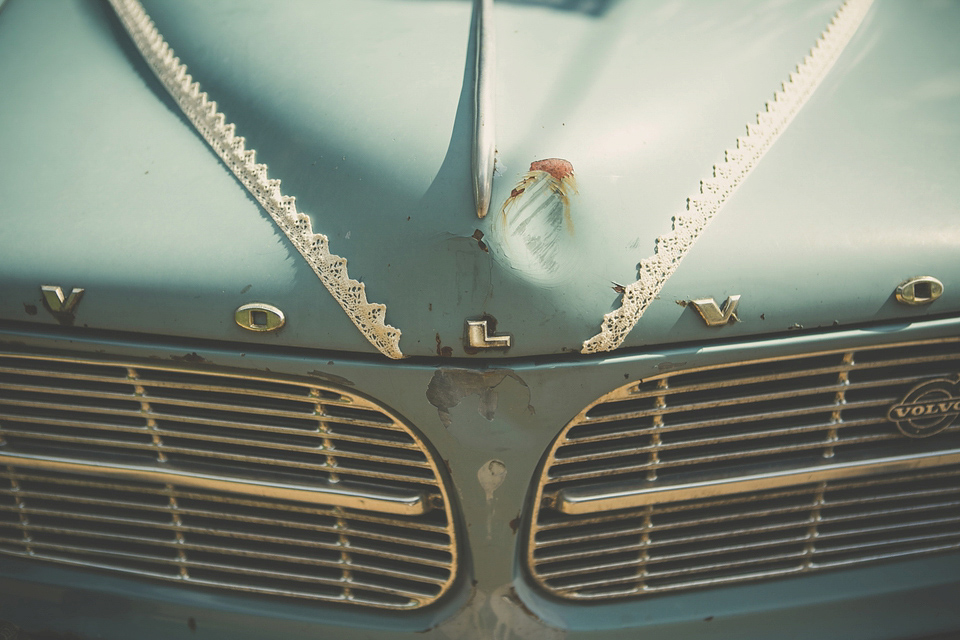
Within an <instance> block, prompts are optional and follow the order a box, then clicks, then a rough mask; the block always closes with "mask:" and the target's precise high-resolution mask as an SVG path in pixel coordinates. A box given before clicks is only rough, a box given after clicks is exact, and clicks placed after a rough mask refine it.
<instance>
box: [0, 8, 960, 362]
mask: <svg viewBox="0 0 960 640" xmlns="http://www.w3.org/2000/svg"><path fill="white" fill-rule="evenodd" d="M597 6H599V7H600V8H601V9H600V10H599V11H597V12H596V13H588V12H580V11H576V10H550V9H546V8H544V7H539V6H536V5H526V4H511V3H503V4H500V5H497V7H496V11H495V15H496V28H497V32H498V44H497V47H498V67H497V75H498V88H497V93H498V96H499V99H498V105H497V120H498V123H499V125H500V126H499V134H498V145H497V146H498V154H499V176H498V177H497V179H496V180H495V186H494V198H493V207H492V213H491V214H490V215H489V216H488V217H487V218H486V219H484V220H482V221H478V220H476V217H475V215H471V211H472V208H473V204H472V195H471V185H470V167H469V164H470V139H471V129H472V101H471V100H472V97H471V91H472V83H471V79H472V78H471V73H472V71H471V70H472V60H473V57H472V55H473V53H472V52H473V46H474V43H473V42H472V40H471V39H470V34H471V28H470V27H471V9H470V5H469V4H468V3H466V2H450V3H440V4H438V3H434V2H426V3H419V2H404V3H396V2H370V3H357V2H349V3H343V4H340V5H336V6H334V5H331V4H329V3H325V4H324V5H322V6H320V5H315V4H313V3H300V4H297V3H292V4H290V5H284V6H280V7H277V6H273V5H271V6H269V7H264V6H259V5H256V4H251V5H249V6H245V5H236V4H234V3H228V4H227V5H221V4H220V3H216V2H210V3H203V4H201V5H200V6H191V7H184V6H182V5H176V4H173V3H147V9H148V10H149V11H150V12H151V13H152V15H153V17H154V18H155V20H156V22H157V24H158V26H159V28H160V30H161V33H163V34H164V36H165V37H166V38H167V39H168V40H169V41H170V43H171V45H172V46H173V47H174V49H175V51H176V52H177V53H178V55H180V56H181V57H182V58H183V60H184V61H185V62H187V63H188V65H189V67H190V70H191V71H192V72H193V73H194V74H195V76H196V77H197V78H198V79H199V80H200V81H201V83H202V84H203V87H204V88H205V89H207V90H208V91H209V92H210V93H211V95H212V97H213V98H214V99H216V100H218V101H219V103H218V104H219V105H220V108H221V109H222V110H223V111H224V113H226V115H227V116H228V118H229V119H231V120H233V121H235V122H236V123H237V125H238V131H239V132H240V133H241V134H242V135H245V136H246V137H247V139H248V142H249V144H250V146H252V147H253V148H256V149H257V150H258V152H259V156H258V158H259V159H260V160H262V161H264V162H266V163H267V165H268V166H269V167H270V171H271V175H274V176H276V177H278V178H281V179H282V180H283V184H284V187H285V189H286V190H287V191H289V193H290V194H292V195H295V196H296V197H297V199H298V203H299V204H300V207H301V208H302V209H303V210H305V211H307V212H309V213H310V214H311V215H312V217H313V219H314V226H315V228H316V229H317V230H319V231H321V232H323V233H325V234H327V235H328V236H329V238H330V242H331V249H332V250H333V251H334V252H335V253H339V254H340V255H343V256H344V257H346V258H347V259H348V263H349V267H350V273H351V276H352V277H354V278H359V279H361V280H362V281H363V282H364V284H365V285H366V288H367V292H368V295H369V297H370V299H371V300H373V301H376V302H382V303H385V304H386V305H387V310H388V311H387V321H388V322H389V323H391V324H393V325H394V326H397V327H399V328H400V329H401V330H402V331H403V332H404V333H403V338H402V339H401V348H402V350H403V352H404V353H405V354H406V355H425V356H432V355H436V354H437V352H438V345H437V338H438V337H439V340H440V342H441V344H442V346H448V347H450V348H451V349H452V350H453V353H454V354H455V355H466V354H465V353H464V351H463V346H462V338H463V331H464V320H465V319H466V318H468V317H476V316H479V315H481V314H484V313H488V314H490V315H492V316H494V317H495V318H497V319H498V320H499V324H500V328H501V330H503V331H506V332H509V333H511V334H513V335H514V346H513V347H512V348H511V349H510V350H509V351H507V352H502V353H492V354H490V356H491V357H499V356H503V355H505V356H508V357H516V356H526V355H534V354H549V353H562V352H566V351H577V350H579V348H580V345H581V343H582V342H583V340H585V339H587V338H589V337H591V336H592V335H594V334H595V333H596V332H597V330H598V329H599V325H600V320H601V318H602V315H603V314H604V313H606V312H607V311H609V310H611V309H612V308H613V306H614V305H615V304H616V303H617V293H616V292H615V291H614V290H613V283H621V284H626V283H629V282H632V281H633V280H634V279H635V278H636V271H635V265H636V263H637V262H638V261H639V260H640V259H643V258H645V257H648V256H649V255H651V254H652V252H653V243H654V239H655V238H656V237H657V236H658V235H660V234H662V233H664V232H666V231H668V230H669V226H670V217H671V216H672V215H674V214H676V213H679V212H681V211H682V210H683V207H684V202H685V199H686V197H687V196H688V195H691V194H692V193H694V192H695V191H696V188H697V184H698V181H699V180H700V179H701V178H703V177H706V176H708V175H709V172H710V167H711V166H712V165H713V164H714V163H716V162H718V161H720V160H722V156H721V154H722V150H723V149H725V148H728V147H730V146H731V145H732V144H733V141H734V139H735V138H736V136H738V135H741V134H742V133H743V127H744V125H745V124H746V123H747V122H751V121H752V120H753V119H754V117H755V114H756V112H757V111H758V110H760V109H761V108H762V106H763V104H764V102H765V100H767V99H769V97H770V96H771V95H772V92H773V91H774V90H776V89H777V88H779V83H780V82H782V81H783V80H784V79H785V78H786V76H787V74H788V72H789V71H790V70H791V69H792V68H793V66H794V65H795V64H796V63H797V62H799V61H800V60H801V59H802V57H803V55H804V54H805V52H806V51H807V50H808V49H809V48H810V46H811V45H812V44H813V42H814V41H815V40H816V38H817V37H818V35H819V34H820V32H821V31H822V29H823V28H824V26H825V25H826V23H827V21H828V19H829V16H830V14H831V13H832V11H833V8H832V7H829V6H822V7H818V8H816V9H812V8H810V7H809V6H808V5H807V4H806V3H786V4H780V5H777V6H776V7H767V8H763V9H757V10H753V9H750V8H749V7H748V6H747V4H746V3H734V4H731V5H724V6H722V7H720V6H715V5H711V6H710V7H709V8H707V7H700V8H698V10H697V11H696V12H683V11H677V12H671V11H669V10H667V9H663V8H657V7H652V6H637V5H634V4H628V3H609V4H604V3H601V4H599V5H597ZM957 13H958V10H957V8H956V7H955V6H953V5H942V4H936V3H911V4H881V5H879V6H875V7H874V8H873V9H872V10H871V14H870V15H869V16H868V18H867V21H866V23H865V24H864V25H863V27H862V28H861V31H860V33H858V34H857V35H856V36H855V38H854V40H853V42H852V43H851V45H850V46H849V48H848V50H847V51H846V52H845V53H844V54H843V56H842V57H841V59H840V61H839V62H838V65H837V67H836V68H835V69H834V70H833V71H832V72H831V73H830V74H829V75H828V77H827V78H826V80H825V82H824V84H823V86H822V87H821V88H820V89H819V90H818V92H817V93H816V94H815V95H814V97H813V99H812V100H811V101H810V103H809V104H808V105H807V106H806V107H804V109H803V111H802V112H801V114H800V116H799V117H798V118H797V120H796V121H795V122H794V123H793V125H791V127H790V129H789V130H788V131H787V132H786V133H785V134H784V135H783V136H782V138H781V139H780V140H779V141H778V142H777V143H776V144H775V145H774V147H773V149H772V150H771V151H770V153H769V154H768V156H767V157H766V158H765V159H764V160H763V161H761V163H760V165H759V167H758V168H757V170H756V171H755V172H754V174H753V175H751V176H750V178H749V179H748V181H747V183H745V185H744V186H743V187H742V188H741V189H740V191H739V192H738V193H737V195H736V197H735V198H734V199H733V200H731V202H730V203H729V205H728V206H727V207H726V209H725V210H724V211H723V212H721V214H720V215H719V216H718V218H717V220H716V221H715V222H714V223H713V224H712V225H711V227H710V228H709V229H708V232H707V233H705V234H704V236H703V237H702V239H701V240H700V241H699V243H698V244H697V245H696V246H695V247H694V249H693V250H692V251H691V252H690V253H689V256H688V257H687V258H686V260H685V261H684V263H683V264H682V265H681V266H680V268H679V269H678V271H677V272H676V274H675V276H674V277H673V278H672V279H671V280H670V281H669V282H668V283H667V285H666V286H665V288H664V289H663V291H662V292H661V295H660V299H659V300H657V301H656V302H655V303H654V304H653V305H651V307H650V309H649V310H648V312H647V313H646V315H645V316H644V317H643V318H642V319H641V321H640V323H639V324H638V325H637V327H636V328H635V329H634V331H633V332H632V333H631V335H630V336H629V337H628V339H627V341H626V342H625V343H624V347H638V346H642V345H652V344H659V343H664V342H676V341H688V340H704V339H713V338H718V337H734V336H745V335H754V334H762V333H763V334H765V333H777V332H782V331H785V330H787V329H788V328H795V327H797V326H800V327H803V328H814V327H821V326H831V325H833V324H840V325H846V324H850V323H858V322H866V321H876V320H886V319H892V318H898V317H902V318H908V317H922V316H925V315H930V314H943V313H948V312H953V311H956V310H957V309H958V307H960V289H958V288H957V287H955V286H952V280H953V279H954V278H955V277H956V273H957V272H956V263H955V260H954V259H953V256H954V255H955V254H956V251H957V250H958V247H960V237H958V236H957V234H956V233H955V231H954V228H955V225H953V224H952V221H953V220H954V219H955V218H956V215H957V204H956V203H957V202H960V186H958V183H957V181H956V180H954V179H953V178H954V177H955V176H956V175H957V173H958V171H960V153H958V151H957V149H960V131H958V129H957V127H956V122H957V120H958V118H960V99H958V97H957V95H956V91H955V85H956V68H957V65H958V63H960V45H958V43H957V41H956V38H954V37H953V34H954V33H955V28H954V27H955V25H956V24H957V23H958V21H960V16H958V15H957ZM0 30H2V35H3V37H2V38H0V81H2V83H3V86H4V87H6V88H7V90H5V91H4V92H3V96H2V97H0V106H2V108H3V113H4V114H5V117H4V119H3V122H2V124H0V127H3V129H2V135H3V139H4V140H5V144H4V148H3V151H2V152H0V169H2V175H3V179H2V180H0V195H2V197H3V202H4V206H5V208H6V210H7V211H10V212H14V213H9V214H8V215H7V222H6V224H5V228H4V233H3V236H2V238H0V242H2V244H3V251H2V256H3V258H2V262H0V268H2V272H3V276H4V277H3V287H4V295H3V297H2V302H0V315H2V317H4V318H8V319H17V320H29V321H34V322H41V323H47V324H51V323H54V322H55V320H54V319H53V318H51V317H49V315H47V314H46V313H44V311H43V309H42V306H41V305H40V304H39V302H40V300H39V293H38V288H39V285H40V284H63V285H64V286H71V285H73V286H80V285H83V286H85V287H86V288H87V290H88V293H87V296H88V297H87V298H86V299H85V301H84V303H83V305H82V306H81V307H80V309H79V310H78V313H77V318H76V322H77V323H78V325H81V326H83V325H87V326H90V327H96V328H104V329H124V330H135V331H141V332H146V333H159V334H163V335H179V336H185V337H208V338H216V339H230V340H236V341H243V342H263V343H266V344H285V345H292V346H302V347H303V346H311V347H323V348H329V349H333V350H337V351H354V352H372V347H370V345H369V344H367V343H366V341H365V340H363V338H362V336H360V335H359V334H358V332H357V331H356V330H355V328H354V327H353V326H352V325H351V324H350V322H349V321H348V320H346V319H345V318H344V317H343V313H342V312H341V311H340V310H339V308H338V307H337V305H336V304H335V303H334V302H333V301H332V300H331V299H330V296H329V294H327V292H326V291H325V290H324V289H323V287H322V286H320V284H319V282H317V281H316V278H315V276H313V274H312V273H311V272H310V270H309V269H308V268H307V267H305V265H303V264H301V258H300V257H299V256H298V255H297V254H296V252H295V251H293V250H292V248H291V247H290V246H289V243H288V242H287V241H286V239H285V238H284V237H283V236H282V234H280V233H279V232H277V231H276V230H275V229H274V228H273V226H272V224H271V223H270V221H269V219H268V218H267V217H266V216H265V215H264V213H263V212H262V211H260V210H259V209H258V207H257V205H256V204H255V203H254V202H253V201H252V200H251V199H250V197H249V196H248V195H247V194H245V193H244V192H243V190H242V188H240V187H239V185H238V184H237V183H236V181H235V180H234V179H233V178H232V177H231V176H230V175H229V174H228V173H227V172H226V171H225V170H224V168H223V167H222V166H221V165H220V164H219V161H218V160H217V159H216V158H215V156H213V154H212V153H211V152H210V151H209V149H207V148H206V147H205V146H204V144H203V143H202V141H201V140H200V139H199V138H198V137H197V136H196V134H195V133H194V132H192V131H191V130H190V128H189V126H188V125H187V124H186V123H185V121H184V120H183V119H182V117H181V116H180V115H179V114H178V113H177V112H176V108H175V107H174V106H173V105H172V104H171V103H170V101H169V98H168V97H166V95H165V94H164V92H163V91H162V90H161V89H160V88H159V87H158V86H157V83H156V82H155V80H154V79H153V78H152V77H151V76H150V75H149V72H148V71H146V69H145V67H144V65H143V64H142V62H141V61H139V60H138V54H137V52H136V51H135V50H134V49H133V48H132V47H131V46H130V44H129V43H128V42H127V41H126V40H125V38H126V36H125V34H123V33H122V31H120V30H119V29H118V27H117V25H116V22H115V20H114V18H112V17H111V16H110V15H108V14H107V12H106V10H105V9H104V8H103V7H101V6H100V5H90V4H84V3H66V4H65V5H64V6H62V7H53V6H52V5H49V4H45V3H41V4H39V5H35V4H33V3H16V2H14V3H11V4H10V5H9V6H6V7H5V9H4V13H3V18H2V20H0ZM279 34H282V35H279ZM920 41H922V42H923V46H922V47H920V46H915V44H916V43H917V42H920ZM41 43H42V44H41ZM39 78H43V79H44V82H42V83H41V82H38V79H39ZM546 157H560V158H565V159H567V160H569V161H570V162H571V163H572V164H573V167H574V171H575V175H576V179H577V184H578V190H579V193H578V195H575V196H573V198H572V203H571V220H572V223H573V233H572V235H571V236H570V237H569V238H567V239H566V240H565V241H563V242H560V243H558V245H559V248H558V249H557V251H558V261H557V264H558V265H560V266H558V267H557V269H556V270H555V271H554V272H551V271H549V270H546V271H545V270H544V269H542V268H535V267H533V266H531V265H530V264H529V263H528V262H525V261H524V259H523V257H522V256H518V255H516V252H515V251H512V250H511V249H510V244H509V238H507V237H504V235H503V233H502V231H501V230H498V225H499V224H500V222H499V220H500V214H499V208H500V206H501V204H502V203H503V202H504V201H505V200H506V199H507V198H508V196H509V195H510V193H511V190H512V189H513V188H514V187H515V186H516V184H517V182H518V181H519V179H520V178H521V176H522V175H523V173H524V172H525V171H526V170H527V167H528V166H529V164H530V162H531V161H533V160H537V159H543V158H546ZM41 167H42V170H41V169H40V168H41ZM477 229H479V230H481V231H482V232H483V234H484V243H485V245H486V246H487V248H488V249H489V252H485V251H483V250H482V249H481V248H480V246H479V243H478V242H477V241H476V240H475V239H474V238H473V237H472V236H473V234H474V233H475V231H476V230H477ZM916 275H933V276H936V277H938V278H940V279H941V280H942V281H944V283H945V284H946V292H945V294H944V296H943V298H941V299H940V300H938V301H937V302H936V303H934V304H932V305H930V306H927V307H916V308H906V307H902V306H900V305H898V304H896V303H895V302H894V300H893V297H892V293H893V289H894V288H895V287H896V286H897V284H899V283H900V282H902V281H903V280H905V279H907V278H909V277H912V276H916ZM731 294H740V295H742V296H743V297H742V301H741V306H740V309H739V317H740V319H741V322H739V323H736V324H732V325H729V326H726V327H722V328H710V329H708V328H706V327H704V326H703V324H702V322H701V320H700V319H699V317H698V316H697V315H696V313H695V312H694V310H693V309H691V308H689V307H687V308H684V307H681V306H678V305H676V304H674V302H675V301H676V300H681V301H683V300H690V299H694V298H701V297H714V298H716V299H718V300H722V299H723V298H725V297H726V296H727V295H731ZM247 302H266V303H269V304H274V305H275V306H278V307H280V308H281V309H283V310H284V312H285V313H286V314H287V316H288V318H290V322H289V325H288V326H287V327H285V328H284V329H283V330H282V331H281V332H278V333H277V334H272V335H251V334H249V333H247V332H244V331H243V330H241V329H239V328H238V327H236V326H235V325H233V324H232V322H231V320H230V318H231V317H232V313H233V311H234V310H235V309H236V308H237V307H238V306H240V305H241V304H244V303H247ZM30 307H37V308H38V309H39V313H38V314H37V315H36V316H34V317H31V316H30V315H29V314H28V312H27V310H26V309H28V308H30Z"/></svg>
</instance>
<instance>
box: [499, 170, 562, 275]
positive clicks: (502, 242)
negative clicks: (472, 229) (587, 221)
mask: <svg viewBox="0 0 960 640" xmlns="http://www.w3.org/2000/svg"><path fill="white" fill-rule="evenodd" d="M575 194H577V183H576V180H575V178H574V174H573V165H572V164H571V163H570V162H569V161H568V160H564V159H562V158H547V159H546V160H537V161H535V162H533V163H531V164H530V170H529V171H528V172H527V173H525V174H524V175H523V177H522V178H521V179H520V181H519V182H518V183H517V185H516V186H515V187H514V188H513V189H512V190H511V191H510V196H509V197H508V198H507V199H506V200H505V201H504V203H503V206H502V207H501V208H500V220H499V222H498V224H497V225H496V226H495V228H494V230H495V231H496V232H497V234H498V236H499V237H498V241H499V242H498V244H499V246H500V248H501V250H502V251H503V252H504V253H505V255H506V257H507V259H508V260H509V262H510V263H511V266H513V267H514V268H516V269H519V270H521V271H523V272H525V273H527V274H529V275H531V276H533V277H534V278H536V279H539V280H549V279H553V278H556V277H558V276H559V273H560V271H561V267H562V266H563V259H562V255H563V251H564V245H565V244H567V243H568V242H569V241H570V240H571V239H572V237H573V234H574V222H573V216H572V214H571V197H572V196H573V195H575Z"/></svg>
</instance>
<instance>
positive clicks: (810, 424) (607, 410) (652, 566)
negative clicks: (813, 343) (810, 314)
mask: <svg viewBox="0 0 960 640" xmlns="http://www.w3.org/2000/svg"><path fill="white" fill-rule="evenodd" d="M957 374H960V340H958V339H954V338H950V339H940V340H930V341H922V342H912V343H902V344H894V345H884V346H877V347H866V348H858V349H849V350H836V351H828V352H820V353H815V354H808V355H802V356H796V357H791V358H784V359H778V360H772V359H771V360H762V361H761V360H758V361H748V362H738V363H732V364H726V365H719V366H712V367H705V368H701V369H691V370H687V371H679V372H673V373H669V374H664V375H660V376H657V377H655V378H652V379H646V380H643V381H641V382H639V383H633V384H630V385H626V386H624V387H622V388H620V389H618V390H616V391H614V392H612V393H610V394H608V395H606V396H604V397H602V398H600V399H599V400H597V401H596V402H594V403H593V404H591V405H589V406H588V407H586V408H585V409H584V410H583V411H581V413H580V414H579V415H578V416H577V417H576V418H575V419H574V420H572V421H571V423H570V424H569V425H567V427H566V428H565V429H564V430H563V432H562V433H561V434H560V436H559V437H558V439H557V440H556V442H555V443H554V445H553V447H552V448H551V450H550V451H549V452H548V454H547V458H546V460H545V463H544V466H543V472H542V476H541V478H540V482H539V485H538V490H537V497H536V504H535V513H534V515H533V524H532V526H531V528H530V529H531V530H530V537H529V540H528V544H527V547H528V549H527V559H528V564H529V567H530V570H531V573H532V575H533V577H534V578H535V579H536V580H537V581H538V582H539V583H540V584H541V585H542V586H544V587H545V588H547V589H548V590H550V591H551V592H553V593H554V594H555V595H559V596H562V597H566V598H573V599H601V600H602V599H611V598H619V597H630V596H637V595H641V594H645V593H655V592H662V591H673V590H678V589H689V588H696V587H702V586H708V585H717V584H727V583H736V582H741V581H746V580H755V579H760V578H769V577H776V576H784V575H790V574H794V573H804V572H809V571H814V570H819V569H825V568H831V567H838V566H851V565H858V564H862V563H867V562H874V561H879V560H883V559H891V558H901V557H909V556H914V555H919V554H926V553H935V552H942V551H947V550H954V549H958V548H960V489H956V488H954V485H957V484H958V483H957V479H958V477H957V476H958V475H960V471H956V470H955V469H956V459H957V458H958V455H957V452H958V451H960V420H958V421H957V424H954V425H951V426H950V427H949V428H948V429H946V430H945V431H944V432H942V433H939V434H938V435H936V436H935V437H932V438H924V439H915V438H908V437H906V436H904V435H903V434H901V433H900V431H899V430H898V429H897V427H896V425H895V424H894V423H892V422H890V421H889V420H888V419H887V417H886V415H887V410H888V409H889V408H890V407H891V406H892V405H894V404H896V403H897V402H899V401H900V400H901V399H902V398H903V397H904V396H905V395H906V393H907V392H908V391H909V390H910V389H911V388H913V387H914V386H916V385H917V384H918V383H920V382H923V381H924V380H928V379H934V378H955V377H956V376H957Z"/></svg>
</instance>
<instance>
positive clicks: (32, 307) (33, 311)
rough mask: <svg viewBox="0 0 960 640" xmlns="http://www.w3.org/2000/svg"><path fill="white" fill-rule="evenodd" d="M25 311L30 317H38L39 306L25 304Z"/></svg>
mask: <svg viewBox="0 0 960 640" xmlns="http://www.w3.org/2000/svg"><path fill="white" fill-rule="evenodd" d="M23 310H24V311H26V312H27V315H28V316H35V315H37V305H35V304H27V303H23Z"/></svg>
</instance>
